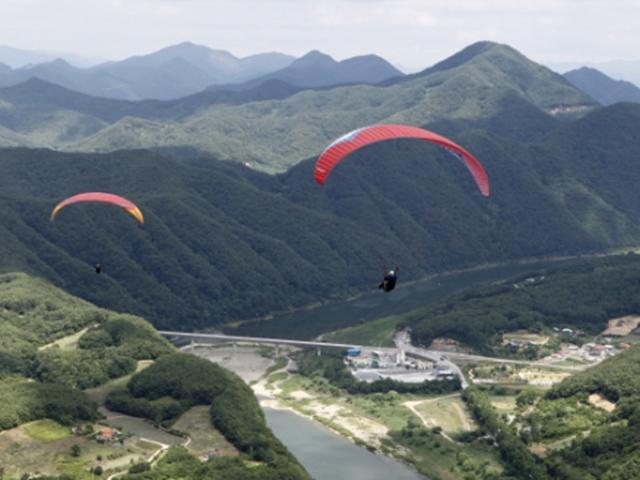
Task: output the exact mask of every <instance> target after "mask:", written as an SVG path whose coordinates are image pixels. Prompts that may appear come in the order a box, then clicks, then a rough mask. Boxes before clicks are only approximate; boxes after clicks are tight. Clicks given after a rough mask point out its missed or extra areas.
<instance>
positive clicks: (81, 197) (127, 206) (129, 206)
mask: <svg viewBox="0 0 640 480" xmlns="http://www.w3.org/2000/svg"><path fill="white" fill-rule="evenodd" d="M80 202H99V203H108V204H111V205H116V206H118V207H120V208H122V209H123V210H124V211H125V212H127V213H128V214H129V215H131V216H132V217H133V218H135V219H136V221H137V222H138V223H139V224H140V225H142V224H143V223H144V216H143V215H142V212H141V211H140V209H139V208H138V207H137V206H136V205H135V204H134V203H133V202H131V201H130V200H127V199H126V198H124V197H120V196H119V195H114V194H112V193H102V192H87V193H80V194H78V195H74V196H72V197H69V198H67V199H65V200H63V201H62V202H60V203H59V204H58V205H56V207H55V208H54V209H53V211H52V212H51V221H52V222H53V221H54V220H55V219H56V217H57V216H58V213H59V212H60V211H61V210H62V209H63V208H65V207H66V206H67V205H71V204H73V203H80Z"/></svg>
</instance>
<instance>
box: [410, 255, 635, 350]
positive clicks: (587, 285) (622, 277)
mask: <svg viewBox="0 0 640 480" xmlns="http://www.w3.org/2000/svg"><path fill="white" fill-rule="evenodd" d="M638 284H640V255H636V254H627V255H619V256H612V257H605V258H598V259H590V260H580V261H574V262H571V263H569V264H568V265H565V266H561V267H558V268H557V269H553V270H541V271H537V272H532V273H531V274H528V275H526V276H523V277H522V278H516V279H512V280H509V281H506V282H500V283H496V284H492V285H483V286H479V287H473V288H470V289H467V290H465V291H463V292H461V293H459V294H456V295H452V296H450V297H447V298H445V299H443V300H441V301H438V302H436V303H434V304H433V305H430V306H428V307H425V308H421V309H418V310H414V311H413V312H410V313H408V314H406V315H404V316H403V317H404V318H403V320H402V321H401V323H403V324H405V325H408V326H410V327H411V328H412V337H413V339H414V341H415V342H418V343H420V344H425V345H428V344H429V343H431V341H432V340H433V339H435V338H437V337H450V338H454V339H456V340H458V341H460V342H462V343H465V344H466V345H469V346H471V347H473V348H475V349H477V350H479V351H484V352H488V353H492V352H493V350H494V349H495V348H496V347H499V346H500V345H501V343H502V337H501V334H502V333H504V332H510V331H516V330H520V329H527V330H531V329H538V330H540V329H542V328H544V327H558V328H564V327H566V326H570V327H573V328H579V329H582V330H584V331H586V332H589V333H592V334H596V333H598V332H600V331H602V330H603V329H604V328H606V325H607V321H608V320H609V319H611V318H616V317H621V316H624V315H628V314H637V313H638V312H640V296H639V295H638Z"/></svg>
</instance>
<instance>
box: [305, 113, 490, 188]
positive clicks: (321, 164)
mask: <svg viewBox="0 0 640 480" xmlns="http://www.w3.org/2000/svg"><path fill="white" fill-rule="evenodd" d="M392 138H417V139H421V140H426V141H428V142H431V143H435V144H437V145H440V146H441V147H443V148H445V149H446V150H447V151H449V152H450V153H452V154H453V155H454V156H456V157H457V158H459V159H461V160H462V161H463V162H464V164H465V166H466V167H467V169H468V170H469V172H471V175H473V179H474V180H475V181H476V184H477V185H478V188H479V189H480V192H481V193H482V194H483V195H485V196H489V178H488V177H487V173H486V172H485V171H484V168H483V167H482V165H481V164H480V162H479V161H478V160H477V159H476V158H475V157H474V156H473V155H471V153H469V152H468V151H467V150H465V149H464V148H462V147H461V146H460V145H458V144H456V143H455V142H453V141H451V140H449V139H448V138H446V137H443V136H442V135H438V134H437V133H434V132H430V131H429V130H424V129H422V128H418V127H412V126H409V125H392V124H386V125H385V124H381V125H372V126H369V127H363V128H359V129H357V130H354V131H352V132H349V133H347V134H346V135H343V136H342V137H340V138H338V139H337V140H335V141H334V142H333V143H332V144H331V145H329V146H328V147H327V148H326V149H325V150H324V152H322V154H321V155H320V157H319V158H318V161H317V162H316V167H315V170H314V173H313V176H314V178H315V179H316V182H318V183H319V184H321V185H322V184H324V183H325V181H326V180H327V177H328V176H329V174H330V173H331V170H333V169H334V167H335V166H336V165H337V164H338V163H340V162H341V161H342V160H343V159H344V158H345V157H347V156H348V155H350V154H351V153H353V152H355V151H356V150H358V149H360V148H362V147H365V146H367V145H370V144H372V143H376V142H381V141H383V140H390V139H392Z"/></svg>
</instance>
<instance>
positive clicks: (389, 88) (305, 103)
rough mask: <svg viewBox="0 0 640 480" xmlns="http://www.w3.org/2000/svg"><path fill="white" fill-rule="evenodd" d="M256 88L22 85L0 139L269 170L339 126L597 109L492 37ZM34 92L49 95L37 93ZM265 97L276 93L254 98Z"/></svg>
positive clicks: (321, 142)
mask: <svg viewBox="0 0 640 480" xmlns="http://www.w3.org/2000/svg"><path fill="white" fill-rule="evenodd" d="M443 65H444V66H443ZM256 89H257V91H256V92H255V93H254V94H249V95H247V94H245V93H240V96H239V97H238V94H233V93H227V94H224V93H223V94H222V98H219V97H215V98H211V97H210V96H209V94H207V93H206V92H204V93H203V94H199V95H196V96H193V97H188V98H186V99H184V100H178V101H175V102H141V103H135V104H132V103H130V102H122V101H120V102H107V101H104V100H103V99H94V98H90V97H85V96H79V95H74V94H73V92H68V91H66V92H59V90H60V89H55V88H51V87H46V88H45V87H44V86H42V85H40V86H39V87H37V88H33V87H32V88H27V90H29V91H34V90H35V92H34V93H33V94H32V96H33V97H34V98H38V100H37V101H35V102H34V101H32V100H31V101H27V102H25V101H24V97H23V96H20V95H17V92H18V91H19V90H20V89H19V88H18V87H16V88H14V89H11V90H7V91H6V93H5V94H3V93H2V92H0V98H2V99H3V108H0V126H2V127H5V128H7V129H8V130H9V131H11V132H13V133H14V134H15V135H16V136H15V137H14V138H11V137H9V138H8V140H7V142H11V143H5V145H15V143H16V141H20V140H21V139H22V138H26V139H28V141H29V142H30V144H31V145H38V146H47V147H55V148H57V149H64V150H75V151H102V152H104V151H115V150H121V149H128V148H158V147H184V146H189V147H192V148H196V149H199V150H202V151H206V152H210V153H212V154H214V155H215V156H216V157H218V158H220V159H224V160H234V161H238V162H242V163H246V162H248V163H249V164H251V166H252V167H253V168H256V169H260V170H266V171H270V172H274V171H283V170H285V169H287V168H288V167H290V166H291V165H294V164H296V163H298V162H300V161H302V160H304V159H305V158H308V157H310V156H313V155H317V154H318V153H319V152H320V151H321V150H322V149H323V148H324V147H325V146H326V145H327V144H328V143H329V142H330V141H332V140H333V139H334V138H337V137H338V136H340V135H341V134H343V133H344V132H347V131H350V130H353V129H354V128H357V127H361V126H363V125H368V124H372V123H380V122H388V123H408V124H413V125H428V124H433V123H435V122H439V121H443V120H464V121H475V120H484V119H488V118H492V117H495V116H497V115H498V114H499V113H500V111H501V110H503V108H504V102H505V101H507V103H510V102H511V101H512V100H513V99H514V98H516V99H519V100H520V101H524V102H526V103H529V104H530V105H531V106H532V107H533V108H534V109H538V110H539V113H541V114H544V112H547V113H549V112H552V113H554V114H556V115H557V114H560V116H562V113H563V112H564V111H566V110H569V111H579V112H582V113H584V111H587V110H589V109H591V108H593V107H595V106H596V103H595V102H594V101H593V100H592V99H591V98H590V97H588V96H587V95H585V94H583V93H582V92H580V91H579V90H578V89H576V88H575V87H573V86H572V85H571V84H569V83H568V82H567V81H566V80H565V79H564V78H563V77H562V76H560V75H557V74H555V73H553V72H551V71H550V70H548V69H546V68H545V67H542V66H541V65H538V64H535V63H533V62H531V61H530V60H528V59H527V58H526V57H524V56H523V55H521V54H520V53H518V52H517V51H515V50H513V49H512V48H510V47H508V46H506V45H499V44H494V43H490V42H482V43H479V44H475V45H472V46H470V47H468V48H467V49H465V50H463V51H462V52H460V53H458V54H457V55H454V56H453V57H451V58H450V59H447V60H445V61H443V62H441V63H440V64H438V65H436V66H434V67H433V68H431V69H428V70H426V71H424V72H422V73H421V74H417V75H413V76H411V77H410V78H408V79H407V80H406V81H399V82H396V83H391V84H387V85H376V86H374V85H370V86H367V85H354V86H345V87H337V88H331V89H321V90H306V91H303V92H300V93H297V94H295V95H291V93H293V92H288V93H286V92H285V93H281V90H282V89H280V88H274V86H273V85H272V84H270V85H269V86H266V87H264V89H263V88H262V87H256ZM41 90H43V91H45V92H49V93H48V94H45V95H42V94H40V93H37V92H39V91H41ZM53 91H57V92H58V94H56V95H53ZM258 91H263V92H264V93H262V94H259V93H258ZM212 93H214V94H215V93H216V92H212ZM261 95H262V98H261ZM270 98H271V99H274V98H275V99H277V100H266V101H256V100H261V99H270ZM240 99H242V100H240ZM61 100H62V101H61ZM252 100H254V101H252ZM229 103H231V104H229ZM237 103H241V104H237ZM105 108H106V110H107V111H108V113H106V112H105ZM3 137H4V136H0V140H2V138H3Z"/></svg>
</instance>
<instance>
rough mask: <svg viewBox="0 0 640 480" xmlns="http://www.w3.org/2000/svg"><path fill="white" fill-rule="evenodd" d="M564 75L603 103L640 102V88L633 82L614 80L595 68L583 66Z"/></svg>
mask: <svg viewBox="0 0 640 480" xmlns="http://www.w3.org/2000/svg"><path fill="white" fill-rule="evenodd" d="M564 76H565V78H567V80H569V81H570V82H571V83H572V84H573V85H575V86H576V87H577V88H579V89H580V90H582V91H583V92H585V93H586V94H587V95H589V96H591V97H593V98H594V99H595V100H597V101H598V102H600V103H601V104H602V105H612V104H614V103H617V102H640V88H638V87H637V86H635V85H634V84H633V83H631V82H627V81H624V80H614V79H612V78H611V77H608V76H607V75H605V74H604V73H602V72H601V71H599V70H596V69H595V68H590V67H581V68H579V69H577V70H571V71H569V72H567V73H565V74H564Z"/></svg>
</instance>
